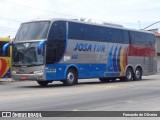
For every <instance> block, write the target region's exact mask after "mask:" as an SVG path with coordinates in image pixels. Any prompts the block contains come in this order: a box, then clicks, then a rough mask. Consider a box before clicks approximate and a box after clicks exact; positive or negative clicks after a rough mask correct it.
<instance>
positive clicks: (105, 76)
mask: <svg viewBox="0 0 160 120" xmlns="http://www.w3.org/2000/svg"><path fill="white" fill-rule="evenodd" d="M155 43H156V37H155V34H153V33H151V32H147V31H141V30H132V29H127V28H124V27H121V26H116V25H115V26H114V25H103V24H96V23H87V22H82V21H78V20H67V19H52V20H41V21H40V20H39V21H31V22H26V23H22V24H21V26H20V28H19V30H18V32H17V34H16V38H15V41H14V42H13V44H12V46H13V60H12V70H11V71H12V78H13V79H14V80H33V81H37V82H38V84H39V85H40V86H47V85H48V84H49V83H52V82H53V81H61V82H63V84H64V85H66V86H71V85H75V84H77V83H78V79H90V78H99V80H100V81H101V82H107V81H109V80H115V79H120V80H122V81H131V80H141V79H142V76H147V75H153V74H155V73H156V71H157V69H156V68H157V65H156V49H155ZM5 49H6V50H7V47H6V48H5Z"/></svg>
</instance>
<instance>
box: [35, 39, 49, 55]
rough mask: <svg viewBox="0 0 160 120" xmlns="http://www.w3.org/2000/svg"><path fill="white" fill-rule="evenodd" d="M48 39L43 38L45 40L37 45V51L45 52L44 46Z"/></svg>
mask: <svg viewBox="0 0 160 120" xmlns="http://www.w3.org/2000/svg"><path fill="white" fill-rule="evenodd" d="M46 42H47V41H46V40H43V41H41V42H40V43H39V44H38V46H37V50H38V51H37V53H38V55H41V54H42V52H43V46H44V45H45V44H46Z"/></svg>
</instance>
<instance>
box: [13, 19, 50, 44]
mask: <svg viewBox="0 0 160 120" xmlns="http://www.w3.org/2000/svg"><path fill="white" fill-rule="evenodd" d="M49 27H50V22H49V21H45V22H31V23H24V24H22V25H21V26H20V29H19V30H18V33H17V35H16V39H15V40H16V41H24V40H41V39H46V38H47V34H48V30H49Z"/></svg>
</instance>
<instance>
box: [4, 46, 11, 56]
mask: <svg viewBox="0 0 160 120" xmlns="http://www.w3.org/2000/svg"><path fill="white" fill-rule="evenodd" d="M10 46H11V43H6V44H5V45H4V46H3V55H4V56H6V55H7V50H8V48H9V47H10Z"/></svg>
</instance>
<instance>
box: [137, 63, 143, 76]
mask: <svg viewBox="0 0 160 120" xmlns="http://www.w3.org/2000/svg"><path fill="white" fill-rule="evenodd" d="M137 68H139V69H140V70H141V72H142V75H143V68H142V66H141V65H140V64H138V65H136V66H135V70H136V69H137Z"/></svg>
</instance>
